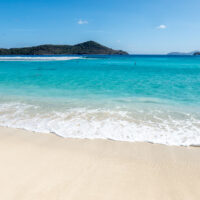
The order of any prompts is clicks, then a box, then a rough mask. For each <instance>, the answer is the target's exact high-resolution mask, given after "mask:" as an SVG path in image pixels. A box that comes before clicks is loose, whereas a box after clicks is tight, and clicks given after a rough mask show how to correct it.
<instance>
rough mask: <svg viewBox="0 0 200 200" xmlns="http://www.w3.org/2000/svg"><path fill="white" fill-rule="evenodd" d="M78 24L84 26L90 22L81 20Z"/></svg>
mask: <svg viewBox="0 0 200 200" xmlns="http://www.w3.org/2000/svg"><path fill="white" fill-rule="evenodd" d="M78 24H80V25H82V24H88V21H87V20H82V19H80V20H79V21H78Z"/></svg>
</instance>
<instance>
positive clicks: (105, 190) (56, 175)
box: [0, 127, 200, 200]
mask: <svg viewBox="0 0 200 200" xmlns="http://www.w3.org/2000/svg"><path fill="white" fill-rule="evenodd" d="M0 148H1V151H0V161H1V165H0V177H1V179H0V198H1V199H15V200H18V199H19V200H23V199H24V200H25V199H26V200H27V199H28V200H29V199H31V200H32V199H39V200H40V199H41V200H47V199H48V200H51V199H52V200H53V199H54V200H55V199H73V200H76V199H77V200H79V199H81V200H82V199H83V200H90V199H91V200H93V199H96V200H100V199H109V200H112V199H113V200H114V199H115V200H121V199H126V200H129V199H130V200H132V199H139V200H140V199H141V200H146V199H148V200H157V199H159V200H160V199H163V200H165V199H166V200H168V199H177V200H178V199H182V200H188V199H190V200H192V199H195V200H196V199H199V198H200V191H199V187H200V156H199V155H200V148H196V147H177V146H166V145H161V144H150V143H145V142H144V143H140V142H138V143H137V142H135V143H131V142H120V141H112V140H103V139H93V140H89V139H70V138H61V137H58V136H56V135H53V134H39V133H33V132H29V131H25V130H19V129H12V128H2V127H0Z"/></svg>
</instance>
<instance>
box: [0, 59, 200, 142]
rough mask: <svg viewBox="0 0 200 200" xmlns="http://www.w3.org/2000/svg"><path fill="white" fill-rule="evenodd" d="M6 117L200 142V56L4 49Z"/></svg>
mask: <svg viewBox="0 0 200 200" xmlns="http://www.w3.org/2000/svg"><path fill="white" fill-rule="evenodd" d="M0 125H1V126H8V127H15V128H23V129H28V130H32V131H36V132H43V133H49V132H53V133H56V134H58V135H60V136H63V137H77V138H109V139H114V140H123V141H150V142H155V143H162V144H168V145H191V144H200V57H198V56H197V57H193V56H174V57H173V56H87V57H86V56H80V57H61V56H57V57H55V56H54V57H51V56H48V57H0Z"/></svg>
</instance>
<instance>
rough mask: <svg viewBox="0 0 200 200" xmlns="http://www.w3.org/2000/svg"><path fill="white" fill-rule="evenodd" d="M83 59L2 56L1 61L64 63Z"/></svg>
mask: <svg viewBox="0 0 200 200" xmlns="http://www.w3.org/2000/svg"><path fill="white" fill-rule="evenodd" d="M74 59H82V57H78V56H76V57H73V56H71V57H70V56H26V57H25V56H1V57H0V61H64V60H74Z"/></svg>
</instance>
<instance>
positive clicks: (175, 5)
mask: <svg viewBox="0 0 200 200" xmlns="http://www.w3.org/2000/svg"><path fill="white" fill-rule="evenodd" d="M199 19H200V0H0V48H10V47H24V46H34V45H39V44H77V43H80V42H84V41H87V40H94V41H96V42H99V43H101V44H103V45H106V46H108V47H111V48H114V49H122V50H125V51H128V52H129V53H131V54H165V53H168V52H174V51H181V52H189V51H193V50H200V20H199Z"/></svg>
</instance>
